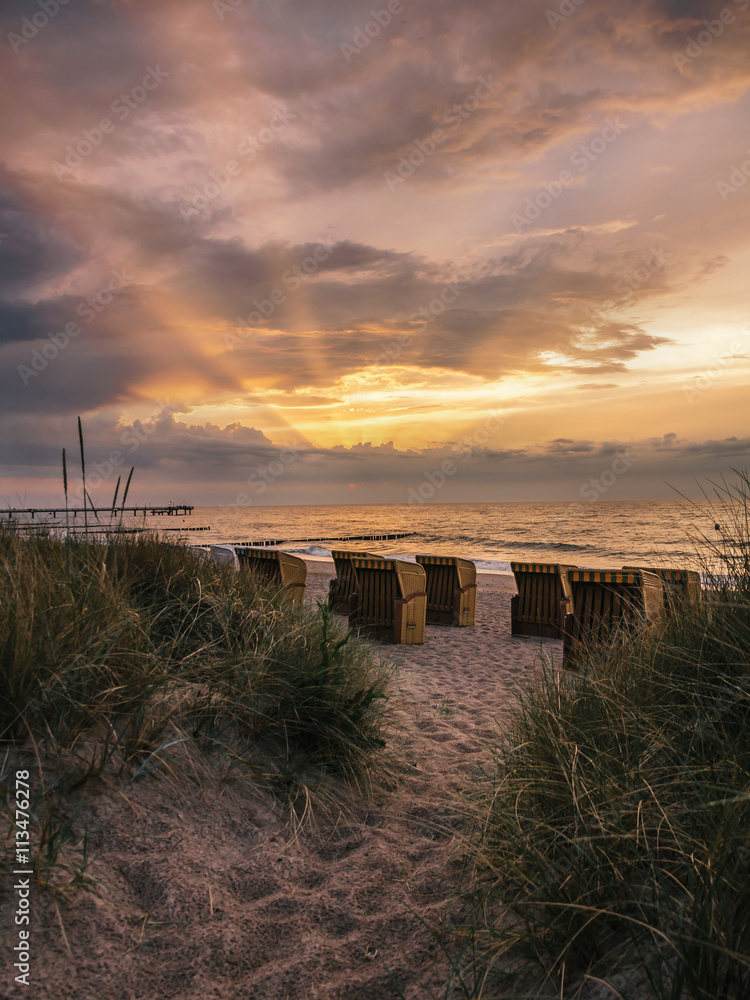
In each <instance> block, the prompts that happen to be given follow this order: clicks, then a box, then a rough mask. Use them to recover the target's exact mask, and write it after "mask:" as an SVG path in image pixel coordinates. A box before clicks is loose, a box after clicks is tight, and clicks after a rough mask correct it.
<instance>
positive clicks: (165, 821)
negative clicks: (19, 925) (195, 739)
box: [0, 564, 561, 1000]
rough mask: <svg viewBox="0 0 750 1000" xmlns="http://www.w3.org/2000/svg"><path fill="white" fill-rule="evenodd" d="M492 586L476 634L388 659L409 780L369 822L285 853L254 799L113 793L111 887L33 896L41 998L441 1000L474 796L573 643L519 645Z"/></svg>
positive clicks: (441, 635)
mask: <svg viewBox="0 0 750 1000" xmlns="http://www.w3.org/2000/svg"><path fill="white" fill-rule="evenodd" d="M330 575H331V572H330V568H329V567H328V566H326V565H320V564H316V565H313V566H312V567H311V574H310V576H309V577H308V594H307V599H308V600H314V599H315V597H323V596H325V593H326V590H327V581H328V578H329V576H330ZM482 583H483V585H482V586H481V587H480V591H479V599H478V614H477V624H476V625H475V626H474V627H473V628H469V629H455V628H445V627H432V626H431V627H429V628H428V635H427V641H426V643H425V645H424V646H412V647H406V646H400V647H392V646H384V647H383V649H384V651H385V652H387V653H390V654H392V655H395V657H396V659H397V660H398V661H400V664H401V667H400V671H399V679H398V694H397V697H396V698H395V699H394V713H393V723H392V732H391V734H390V739H389V742H390V744H391V746H392V747H393V749H394V750H395V751H396V755H397V756H398V757H399V758H400V759H401V761H402V766H401V770H402V772H403V773H402V775H401V778H400V780H399V784H398V788H397V790H396V791H395V793H392V794H390V795H388V796H384V797H383V799H382V801H381V802H379V803H378V804H376V805H374V806H373V807H372V808H371V809H370V810H369V812H367V813H366V814H364V813H360V814H359V815H358V816H357V817H356V818H351V817H349V818H347V819H343V820H340V821H339V822H338V824H337V825H336V826H335V827H333V828H331V827H330V826H329V827H326V825H325V824H321V826H320V828H319V829H318V830H317V832H316V833H314V834H312V833H310V832H307V833H305V834H304V835H303V836H301V837H300V838H298V839H297V840H296V841H294V842H292V843H289V842H288V829H286V828H285V827H284V825H283V823H282V822H281V820H280V818H279V817H278V815H277V814H276V813H275V812H274V811H273V810H272V809H269V808H268V804H267V803H265V802H263V801H262V800H258V799H253V797H252V794H251V792H250V791H248V792H247V793H245V792H244V791H243V790H242V789H239V790H237V789H235V790H234V794H232V795H226V794H222V793H221V792H220V791H219V790H216V789H214V788H213V787H212V786H211V785H210V783H209V787H206V783H205V782H203V783H201V782H200V781H198V780H196V781H195V783H194V784H192V785H190V784H189V783H188V784H187V785H186V783H185V781H184V780H183V781H181V782H178V783H174V784H172V783H170V782H168V781H167V782H165V781H164V779H159V780H154V781H145V782H142V783H137V784H131V785H130V786H128V788H127V789H126V792H127V799H128V802H129V805H128V806H126V805H125V803H124V802H123V801H122V796H120V795H119V794H117V793H116V792H115V791H114V790H106V789H104V790H102V792H101V794H98V795H96V796H91V795H87V796H86V799H85V802H86V803H88V804H87V806H86V810H85V814H82V816H81V817H80V818H79V823H80V822H81V821H85V823H86V825H87V826H88V829H89V838H90V847H91V851H92V855H93V859H94V860H93V861H92V862H91V864H90V866H89V869H88V873H87V874H88V875H89V876H90V877H91V878H94V879H96V880H97V881H98V882H100V883H101V886H102V890H101V892H100V893H99V895H89V894H79V895H78V896H77V897H76V898H74V899H73V900H72V901H71V902H66V901H62V902H60V903H59V907H60V914H59V916H58V914H57V912H56V909H55V906H54V901H52V900H50V899H49V898H48V897H46V896H40V897H39V898H38V899H37V900H36V907H35V913H36V917H35V923H36V938H35V939H36V942H37V944H36V947H37V956H38V957H37V964H36V967H35V977H34V978H35V982H36V990H35V992H34V995H35V996H39V997H44V998H47V997H49V998H52V997H55V998H56V1000H66V998H71V1000H72V998H74V997H75V998H76V1000H151V998H157V997H158V998H160V1000H162V998H172V997H174V998H179V1000H226V998H230V997H243V998H245V997H247V998H252V1000H395V998H396V997H398V996H399V992H398V990H399V989H400V990H401V991H402V993H403V995H404V996H405V997H407V998H417V997H425V996H427V995H428V994H427V993H426V991H425V987H428V988H430V989H432V990H433V991H434V994H435V995H439V994H440V992H441V990H440V987H441V985H442V984H444V983H445V980H446V977H447V974H448V965H447V962H446V960H445V957H444V956H443V954H442V952H441V951H440V948H439V946H438V944H437V941H436V939H435V936H434V935H433V933H432V932H431V928H434V929H435V930H436V931H438V932H439V931H441V929H442V928H443V927H444V926H445V921H446V918H447V914H448V912H449V910H450V906H451V903H452V901H455V891H456V887H457V885H458V884H459V879H460V873H461V869H462V865H463V852H462V839H461V836H462V830H463V828H464V824H465V794H466V791H467V788H471V787H472V786H474V787H475V784H476V780H477V779H478V778H479V779H480V780H481V776H482V774H483V773H484V771H485V769H487V768H489V767H490V764H491V756H490V753H489V750H488V747H489V745H491V743H492V741H493V739H495V738H496V735H497V723H498V722H500V723H502V721H503V719H504V718H505V717H506V715H507V712H508V710H509V707H510V705H511V702H512V700H513V691H514V689H516V688H517V687H518V686H519V685H523V684H525V683H527V682H528V680H529V679H530V678H531V676H532V675H533V672H534V670H535V669H538V666H539V657H540V649H541V648H543V649H544V650H545V651H546V655H548V656H549V655H550V654H551V655H552V656H553V658H554V660H555V661H559V658H560V653H561V643H559V642H552V641H545V642H544V643H540V642H539V641H536V642H535V641H531V640H527V639H512V638H511V637H510V612H509V607H510V593H509V581H508V579H507V578H494V579H490V580H487V579H485V580H483V581H482ZM510 586H512V578H511V581H510ZM243 796H244V797H243ZM3 909H4V910H5V909H6V908H5V907H4V908H3ZM2 920H3V927H4V928H7V927H8V926H9V925H10V924H9V918H8V914H7V911H6V912H5V913H4V914H3V918H2ZM61 925H62V926H63V927H64V928H65V938H63V934H62V930H61ZM66 942H67V943H66ZM386 966H387V968H386ZM397 986H398V989H397V988H396V987H397ZM0 995H5V994H2V989H1V988H0Z"/></svg>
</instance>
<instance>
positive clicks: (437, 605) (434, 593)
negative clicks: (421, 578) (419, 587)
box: [416, 556, 477, 626]
mask: <svg viewBox="0 0 750 1000" xmlns="http://www.w3.org/2000/svg"><path fill="white" fill-rule="evenodd" d="M416 559H417V562H418V563H419V565H420V566H423V567H424V571H425V575H426V577H427V624H428V625H459V626H466V625H473V624H474V618H475V615H476V610H477V568H476V566H475V565H474V563H473V562H470V561H469V560H468V559H458V558H456V557H455V556H417V557H416Z"/></svg>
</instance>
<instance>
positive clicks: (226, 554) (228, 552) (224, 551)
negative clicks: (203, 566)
mask: <svg viewBox="0 0 750 1000" xmlns="http://www.w3.org/2000/svg"><path fill="white" fill-rule="evenodd" d="M208 548H209V552H210V553H211V558H212V559H213V561H214V562H215V563H216V565H217V566H231V567H232V569H239V568H240V564H239V560H238V559H237V553H236V551H235V548H234V546H233V545H209V547H208Z"/></svg>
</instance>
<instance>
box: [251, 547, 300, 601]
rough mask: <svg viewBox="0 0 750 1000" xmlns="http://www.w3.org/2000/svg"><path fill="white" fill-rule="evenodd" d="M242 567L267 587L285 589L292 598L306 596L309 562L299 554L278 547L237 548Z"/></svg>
mask: <svg viewBox="0 0 750 1000" xmlns="http://www.w3.org/2000/svg"><path fill="white" fill-rule="evenodd" d="M235 552H236V553H237V558H238V559H239V562H240V569H243V570H246V571H248V572H249V573H252V575H253V576H254V577H256V579H257V580H258V581H259V582H260V583H262V584H264V585H265V586H267V587H274V588H277V589H280V590H284V591H285V592H286V593H287V594H288V595H289V597H290V598H291V600H293V601H301V600H302V599H303V598H304V596H305V580H306V579H307V564H306V563H305V560H304V559H300V558H299V556H292V555H290V554H289V553H288V552H280V551H279V550H278V549H252V548H245V547H244V546H237V547H236V548H235Z"/></svg>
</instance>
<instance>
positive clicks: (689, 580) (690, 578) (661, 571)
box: [622, 566, 701, 613]
mask: <svg viewBox="0 0 750 1000" xmlns="http://www.w3.org/2000/svg"><path fill="white" fill-rule="evenodd" d="M622 568H623V570H625V571H628V570H634V571H639V570H642V571H643V572H644V573H655V574H656V576H658V577H659V578H660V580H661V582H662V587H663V589H664V610H665V611H666V612H667V613H669V612H670V611H671V610H672V609H673V608H674V607H675V605H676V604H680V603H685V604H699V603H700V600H701V575H700V573H697V572H696V571H695V570H692V569H671V568H669V567H663V566H662V567H652V566H623V567H622Z"/></svg>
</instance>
